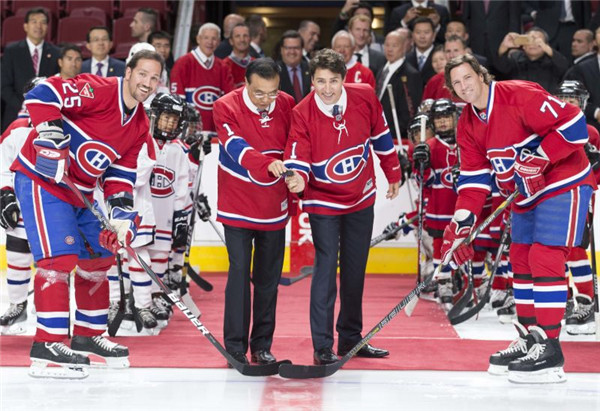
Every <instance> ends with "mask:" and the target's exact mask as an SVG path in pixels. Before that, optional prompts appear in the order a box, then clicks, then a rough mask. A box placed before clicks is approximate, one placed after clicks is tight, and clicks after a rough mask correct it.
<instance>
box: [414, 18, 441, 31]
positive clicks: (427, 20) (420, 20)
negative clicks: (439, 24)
mask: <svg viewBox="0 0 600 411" xmlns="http://www.w3.org/2000/svg"><path fill="white" fill-rule="evenodd" d="M419 23H426V24H429V25H430V26H431V30H433V31H435V25H434V24H433V20H431V19H430V18H429V17H423V16H421V17H417V18H416V19H414V20H413V21H412V23H410V29H411V31H415V26H416V25H417V24H419Z"/></svg>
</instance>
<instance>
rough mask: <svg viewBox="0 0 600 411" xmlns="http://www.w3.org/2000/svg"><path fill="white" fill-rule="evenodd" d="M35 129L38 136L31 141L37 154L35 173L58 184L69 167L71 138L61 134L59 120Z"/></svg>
mask: <svg viewBox="0 0 600 411" xmlns="http://www.w3.org/2000/svg"><path fill="white" fill-rule="evenodd" d="M36 129H37V131H38V136H37V137H36V138H35V139H34V140H33V147H34V148H35V151H36V153H37V157H36V160H35V171H37V172H38V173H39V174H41V175H42V176H44V177H47V178H49V179H51V180H54V181H56V182H57V183H59V182H60V181H61V180H62V177H63V175H64V173H65V170H66V169H67V167H68V165H69V145H70V144H71V136H70V135H68V134H67V135H66V136H65V135H64V134H63V130H62V121H61V120H55V121H51V122H47V123H41V124H39V125H38V126H37V127H36Z"/></svg>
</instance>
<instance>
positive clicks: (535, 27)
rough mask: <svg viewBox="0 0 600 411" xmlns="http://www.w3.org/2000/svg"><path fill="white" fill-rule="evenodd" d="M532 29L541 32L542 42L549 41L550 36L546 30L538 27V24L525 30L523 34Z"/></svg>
mask: <svg viewBox="0 0 600 411" xmlns="http://www.w3.org/2000/svg"><path fill="white" fill-rule="evenodd" d="M532 31H537V32H538V33H542V36H544V43H546V44H548V43H549V42H550V37H549V36H548V32H547V31H546V30H544V29H543V28H541V27H538V26H533V27H531V28H530V29H529V30H527V31H526V32H525V34H529V33H531V32H532Z"/></svg>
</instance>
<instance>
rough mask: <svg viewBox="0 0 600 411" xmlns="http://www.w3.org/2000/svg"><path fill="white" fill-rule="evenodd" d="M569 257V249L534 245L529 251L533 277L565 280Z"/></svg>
mask: <svg viewBox="0 0 600 411" xmlns="http://www.w3.org/2000/svg"><path fill="white" fill-rule="evenodd" d="M568 255H569V247H563V246H554V245H544V244H540V243H534V244H533V245H532V246H531V250H530V251H529V266H530V267H531V273H532V275H533V277H559V278H564V277H565V269H564V267H565V263H566V261H567V257H568ZM513 265H514V261H513Z"/></svg>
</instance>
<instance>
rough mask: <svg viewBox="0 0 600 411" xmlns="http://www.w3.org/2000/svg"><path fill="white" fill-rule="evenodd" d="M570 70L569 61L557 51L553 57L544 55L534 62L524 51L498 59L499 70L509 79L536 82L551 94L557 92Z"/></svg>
mask: <svg viewBox="0 0 600 411" xmlns="http://www.w3.org/2000/svg"><path fill="white" fill-rule="evenodd" d="M568 68H569V61H568V60H567V58H566V57H565V56H563V55H562V54H560V53H559V52H558V51H556V50H554V52H553V53H552V57H550V56H548V55H547V54H544V55H543V56H542V57H540V58H539V59H537V60H533V61H532V60H529V59H528V58H527V56H526V55H525V53H524V52H523V51H522V50H516V51H515V50H513V51H512V52H507V53H504V54H503V55H502V56H500V58H499V59H498V70H500V72H501V73H504V74H505V75H506V76H507V78H509V79H513V80H528V81H533V82H536V83H538V84H539V85H540V86H542V87H544V89H546V91H547V92H548V93H551V94H554V93H555V92H556V88H557V87H558V84H559V83H560V81H561V80H562V78H563V76H564V75H565V73H566V72H567V69H568Z"/></svg>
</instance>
